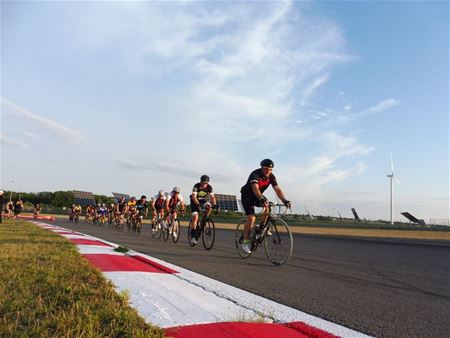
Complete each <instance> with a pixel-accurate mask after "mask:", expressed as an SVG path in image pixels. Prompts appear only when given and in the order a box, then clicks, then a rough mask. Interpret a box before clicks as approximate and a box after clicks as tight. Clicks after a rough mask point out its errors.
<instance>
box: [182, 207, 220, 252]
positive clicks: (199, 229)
mask: <svg viewBox="0 0 450 338" xmlns="http://www.w3.org/2000/svg"><path fill="white" fill-rule="evenodd" d="M216 208H217V206H216ZM200 212H201V213H202V216H201V220H200V222H199V223H197V225H196V227H195V239H198V238H200V236H201V237H202V243H203V247H204V248H205V249H206V250H211V249H212V247H213V245H214V241H215V239H216V227H215V225H214V221H213V220H212V218H211V217H207V216H206V208H203V207H202V209H201V210H200ZM191 225H192V220H191V221H190V222H189V230H188V242H189V245H190V246H195V244H193V243H192V241H191V239H192V236H191Z"/></svg>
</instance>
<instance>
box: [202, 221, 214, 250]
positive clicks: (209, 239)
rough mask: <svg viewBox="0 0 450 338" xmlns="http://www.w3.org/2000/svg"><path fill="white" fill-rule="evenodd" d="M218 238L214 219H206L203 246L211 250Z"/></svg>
mask: <svg viewBox="0 0 450 338" xmlns="http://www.w3.org/2000/svg"><path fill="white" fill-rule="evenodd" d="M215 239H216V227H215V226H214V221H213V220H212V219H211V218H207V219H206V221H205V227H204V228H203V231H202V242H203V247H204V248H205V249H206V250H211V249H212V247H213V245H214V241H215Z"/></svg>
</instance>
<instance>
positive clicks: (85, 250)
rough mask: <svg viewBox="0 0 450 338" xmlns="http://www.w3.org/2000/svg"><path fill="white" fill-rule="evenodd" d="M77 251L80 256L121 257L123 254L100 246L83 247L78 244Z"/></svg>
mask: <svg viewBox="0 0 450 338" xmlns="http://www.w3.org/2000/svg"><path fill="white" fill-rule="evenodd" d="M77 247H78V250H79V251H80V253H81V254H83V255H84V254H86V255H87V254H103V255H119V256H123V253H120V252H116V251H114V248H111V247H108V246H100V245H84V244H78V245H77Z"/></svg>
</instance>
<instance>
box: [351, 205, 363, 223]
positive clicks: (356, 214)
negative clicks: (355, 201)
mask: <svg viewBox="0 0 450 338" xmlns="http://www.w3.org/2000/svg"><path fill="white" fill-rule="evenodd" d="M352 213H353V216H355V220H356V221H357V222H359V221H360V220H361V219H360V218H359V216H358V213H357V212H356V209H355V208H352Z"/></svg>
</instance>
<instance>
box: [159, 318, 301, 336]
mask: <svg viewBox="0 0 450 338" xmlns="http://www.w3.org/2000/svg"><path fill="white" fill-rule="evenodd" d="M166 336H169V337H174V338H210V337H214V338H230V337H239V338H277V337H279V338H310V336H308V335H305V334H303V333H301V332H298V331H297V330H291V329H290V328H288V327H286V326H284V325H282V324H270V323H242V322H224V323H211V324H198V325H189V326H178V327H173V328H168V329H166Z"/></svg>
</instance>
